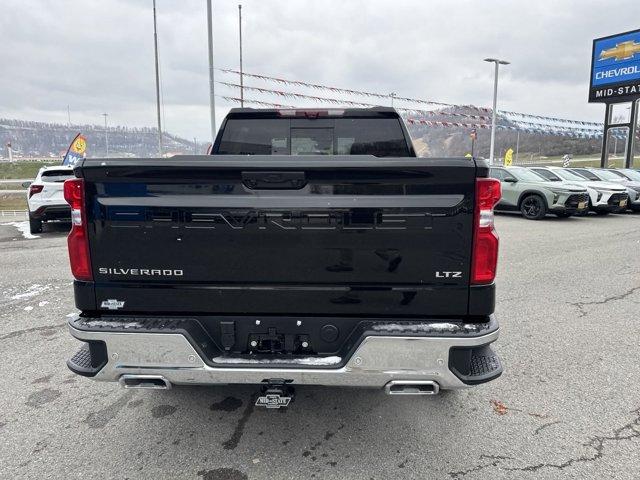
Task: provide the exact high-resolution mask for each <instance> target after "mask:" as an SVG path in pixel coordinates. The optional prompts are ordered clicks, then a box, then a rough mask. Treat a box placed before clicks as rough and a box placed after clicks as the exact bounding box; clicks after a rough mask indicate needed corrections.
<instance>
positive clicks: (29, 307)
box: [24, 305, 33, 312]
mask: <svg viewBox="0 0 640 480" xmlns="http://www.w3.org/2000/svg"><path fill="white" fill-rule="evenodd" d="M31 310H33V307H32V306H31V305H29V306H28V307H24V311H25V312H30V311H31Z"/></svg>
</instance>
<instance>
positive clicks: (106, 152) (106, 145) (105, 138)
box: [102, 113, 109, 158]
mask: <svg viewBox="0 0 640 480" xmlns="http://www.w3.org/2000/svg"><path fill="white" fill-rule="evenodd" d="M102 116H103V117H104V149H105V154H104V156H105V157H107V158H108V157H109V132H108V131H107V117H108V116H109V114H108V113H103V114H102Z"/></svg>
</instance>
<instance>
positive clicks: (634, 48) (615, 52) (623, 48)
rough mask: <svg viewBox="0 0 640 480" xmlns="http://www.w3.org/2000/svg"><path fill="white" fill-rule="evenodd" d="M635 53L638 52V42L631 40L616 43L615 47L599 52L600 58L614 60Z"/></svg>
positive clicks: (639, 50) (629, 56)
mask: <svg viewBox="0 0 640 480" xmlns="http://www.w3.org/2000/svg"><path fill="white" fill-rule="evenodd" d="M636 53H640V43H636V42H633V41H629V42H622V43H618V44H617V45H616V46H615V47H613V48H609V49H608V50H602V51H601V52H600V60H606V59H607V58H613V59H614V60H616V61H620V60H627V59H629V58H633V56H634V55H635V54H636Z"/></svg>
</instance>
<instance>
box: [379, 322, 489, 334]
mask: <svg viewBox="0 0 640 480" xmlns="http://www.w3.org/2000/svg"><path fill="white" fill-rule="evenodd" d="M371 328H372V329H373V330H375V331H376V332H403V331H405V332H434V331H435V332H461V331H464V332H472V331H474V330H476V329H477V328H478V327H477V325H473V324H467V323H465V324H459V323H449V322H433V323H403V324H401V323H383V324H378V325H373V326H372V327H371Z"/></svg>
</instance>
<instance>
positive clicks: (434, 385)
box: [384, 380, 440, 395]
mask: <svg viewBox="0 0 640 480" xmlns="http://www.w3.org/2000/svg"><path fill="white" fill-rule="evenodd" d="M384 391H385V392H386V393H387V395H437V394H438V393H440V385H438V382H434V381H432V380H391V381H390V382H389V383H387V384H386V385H385V386H384Z"/></svg>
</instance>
